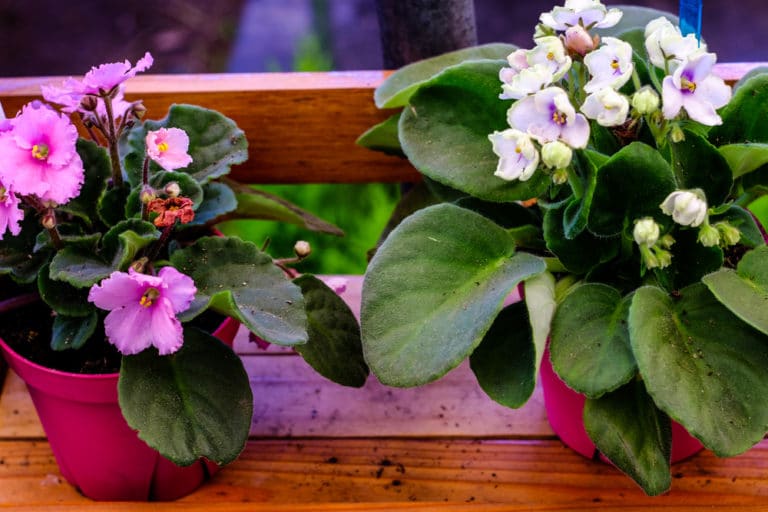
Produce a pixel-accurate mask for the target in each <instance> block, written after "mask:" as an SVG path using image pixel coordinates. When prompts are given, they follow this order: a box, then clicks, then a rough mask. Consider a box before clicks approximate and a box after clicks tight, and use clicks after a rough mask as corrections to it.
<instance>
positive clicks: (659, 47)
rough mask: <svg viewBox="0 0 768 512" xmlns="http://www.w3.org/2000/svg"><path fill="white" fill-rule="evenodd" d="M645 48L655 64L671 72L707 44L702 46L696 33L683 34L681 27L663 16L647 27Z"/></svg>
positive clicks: (704, 49)
mask: <svg viewBox="0 0 768 512" xmlns="http://www.w3.org/2000/svg"><path fill="white" fill-rule="evenodd" d="M645 49H646V51H647V52H648V57H650V59H651V63H652V64H653V65H654V66H656V67H658V68H662V69H669V71H670V72H671V71H674V70H675V68H677V66H678V65H679V64H680V63H681V62H683V61H684V60H685V59H687V58H688V56H689V55H691V54H692V53H694V52H696V51H697V50H702V51H706V49H707V46H706V45H701V47H700V46H699V40H698V39H696V36H695V35H694V34H688V35H687V36H683V34H682V33H681V32H680V28H679V27H676V26H675V25H673V24H672V22H670V21H669V20H668V19H667V18H665V17H663V16H661V17H659V18H656V19H655V20H652V21H650V22H649V23H648V25H646V27H645ZM667 63H668V65H669V68H667Z"/></svg>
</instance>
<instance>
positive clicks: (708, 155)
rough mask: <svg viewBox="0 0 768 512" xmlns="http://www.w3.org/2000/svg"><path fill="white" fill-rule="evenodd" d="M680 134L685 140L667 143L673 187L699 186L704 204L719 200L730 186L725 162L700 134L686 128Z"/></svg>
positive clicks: (726, 162) (730, 178)
mask: <svg viewBox="0 0 768 512" xmlns="http://www.w3.org/2000/svg"><path fill="white" fill-rule="evenodd" d="M683 133H684V134H685V140H683V141H681V142H678V143H674V142H673V143H670V145H669V146H670V148H671V150H672V170H673V171H674V173H675V177H676V178H677V188H679V189H692V188H700V189H702V190H703V191H704V193H705V195H706V197H707V204H709V205H710V206H716V205H718V204H720V203H722V202H723V201H725V199H726V197H728V193H729V192H730V190H731V186H732V185H733V173H732V172H731V168H730V167H729V165H728V161H727V160H726V159H725V157H723V155H721V154H720V153H719V152H718V150H717V148H715V147H714V146H713V145H712V144H710V143H709V142H708V141H707V140H706V139H705V138H704V137H702V136H700V135H697V134H695V133H693V132H692V131H690V130H683Z"/></svg>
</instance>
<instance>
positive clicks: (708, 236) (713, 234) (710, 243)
mask: <svg viewBox="0 0 768 512" xmlns="http://www.w3.org/2000/svg"><path fill="white" fill-rule="evenodd" d="M697 240H698V241H699V243H701V245H703V246H704V247H714V246H715V245H717V244H719V243H720V232H719V231H718V230H717V229H716V228H714V227H712V226H710V225H709V222H705V223H704V224H702V225H701V227H700V228H699V237H698V238H697Z"/></svg>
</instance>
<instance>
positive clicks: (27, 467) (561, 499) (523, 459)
mask: <svg viewBox="0 0 768 512" xmlns="http://www.w3.org/2000/svg"><path fill="white" fill-rule="evenodd" d="M752 66H755V64H741V65H735V64H734V65H725V66H723V65H721V66H719V67H718V73H720V74H721V76H723V77H724V78H726V79H728V80H730V81H733V80H734V79H736V78H738V77H739V76H741V75H743V73H744V72H746V70H748V69H749V68H751V67H752ZM384 76H385V74H384V73H382V72H355V73H327V74H301V73H296V74H294V73H290V74H262V75H201V76H145V77H137V78H136V79H135V80H133V81H132V82H131V83H130V84H129V90H128V92H129V95H130V97H131V98H139V97H141V98H143V99H144V100H145V104H146V106H147V107H148V115H149V116H150V117H153V118H157V117H162V116H163V115H164V114H165V112H166V111H167V107H168V105H169V104H170V103H171V102H176V103H195V104H199V105H203V106H207V107H210V108H214V109H217V110H220V111H222V112H224V113H225V114H227V115H228V116H230V117H232V118H233V119H235V120H236V121H237V123H238V124H239V125H240V127H241V128H243V129H244V130H245V131H246V133H247V135H248V138H249V143H250V160H249V162H248V163H247V164H245V165H242V166H240V167H239V168H238V169H237V170H236V171H235V177H236V178H237V179H239V180H241V181H244V182H251V183H274V182H282V183H304V182H325V183H329V182H330V183H355V182H402V181H413V180H417V179H418V174H417V173H416V172H415V171H414V170H413V169H412V168H410V166H409V165H408V164H407V162H405V161H403V160H400V159H398V158H394V157H387V156H382V155H379V154H377V153H374V152H370V151H367V150H364V149H361V148H358V147H356V146H355V144H354V140H355V139H356V138H357V136H358V135H359V134H360V133H362V132H363V131H364V130H365V129H366V128H368V127H369V126H371V125H372V124H374V123H376V122H378V121H380V120H383V119H385V118H386V117H387V115H389V113H386V112H380V111H378V110H376V109H375V107H374V106H373V101H372V92H373V89H374V88H375V86H376V85H377V84H379V83H380V82H381V80H383V78H384ZM50 81H53V82H56V81H57V79H50V78H47V79H46V78H19V79H2V80H0V101H1V102H2V104H3V106H4V108H5V110H6V112H7V113H8V114H9V115H12V113H13V112H15V111H16V110H18V109H19V108H20V107H21V105H22V104H24V103H25V102H27V101H29V100H31V99H34V98H37V97H38V96H37V91H38V86H39V84H41V83H45V82H50ZM360 282H361V281H360V278H359V277H358V278H351V280H350V282H349V285H348V290H347V291H346V292H345V293H344V294H343V297H344V298H345V299H346V300H347V301H348V302H349V303H350V304H352V305H353V307H355V306H356V305H357V304H359V293H360ZM235 348H236V350H237V351H238V352H239V353H240V354H241V355H242V357H243V359H244V361H245V365H246V368H247V370H248V373H249V375H250V379H251V385H252V388H253V392H254V398H255V408H254V409H255V414H254V420H253V424H252V428H251V440H250V441H249V443H248V445H247V447H246V449H245V451H244V453H243V454H242V456H241V457H240V459H239V460H238V461H236V462H234V463H233V464H231V465H230V466H228V467H227V468H225V469H224V470H222V471H221V472H220V473H219V474H217V475H216V476H215V477H214V478H213V479H212V481H210V482H209V483H207V484H206V485H205V486H204V487H202V488H201V489H199V490H198V491H196V492H195V493H193V494H192V495H190V496H187V497H186V498H183V499H181V500H179V501H178V502H175V503H165V504H161V505H159V504H123V503H112V504H109V505H108V507H109V509H110V510H135V509H146V510H155V509H157V508H162V509H169V510H171V509H177V508H178V509H183V510H257V511H320V510H337V511H341V510H346V511H350V510H360V511H396V510H397V511H400V510H418V511H422V512H426V511H465V510H487V511H502V510H504V511H507V510H521V511H522V510H526V511H528V510H593V509H600V510H623V511H627V510H641V509H646V508H648V509H650V508H651V507H658V506H663V507H666V509H667V510H675V511H696V512H699V509H701V508H702V507H713V506H714V507H717V509H718V510H727V509H730V508H735V507H737V506H739V507H742V508H740V510H744V509H747V510H748V509H752V510H763V509H764V508H763V506H764V505H768V496H766V494H768V473H767V472H766V468H768V443H766V442H763V443H761V444H759V445H758V446H757V447H756V448H754V449H753V450H751V451H750V452H748V453H746V454H744V455H742V456H740V457H735V458H732V459H717V458H715V457H714V456H713V455H712V454H711V453H709V452H703V453H701V454H699V455H697V456H695V457H694V458H692V459H690V460H688V461H686V462H683V463H681V464H677V465H675V466H674V467H673V469H672V471H673V475H674V479H673V480H674V481H673V485H672V490H671V492H670V493H669V494H668V495H665V496H662V497H658V498H648V497H646V496H644V495H643V494H642V492H641V491H640V490H639V488H637V487H636V486H635V485H634V484H633V483H632V482H631V481H630V480H629V479H628V478H626V477H625V476H623V475H621V474H620V473H619V472H618V471H617V470H615V469H614V468H612V467H610V466H608V465H606V464H603V463H601V462H595V461H590V460H587V459H584V458H583V457H581V456H579V455H576V454H575V453H573V452H571V451H570V450H569V449H567V448H565V447H563V446H562V444H561V443H560V442H559V441H558V440H557V439H556V438H555V436H554V435H553V433H552V431H551V429H550V428H549V426H548V424H547V422H546V418H545V414H544V408H543V404H542V399H541V394H540V392H539V391H536V392H535V394H534V396H533V398H532V399H531V401H530V402H529V403H528V404H527V405H526V406H525V407H523V408H522V409H520V410H516V411H513V410H510V409H506V408H504V407H501V406H499V405H497V404H495V403H493V402H491V401H490V399H488V398H487V397H486V396H485V395H484V394H483V392H482V391H481V390H480V389H479V387H478V386H477V384H476V381H475V379H474V377H473V375H472V374H471V372H470V371H469V369H468V368H467V367H466V365H461V366H460V367H459V368H458V369H456V370H455V371H453V372H451V373H450V374H449V375H447V376H446V377H445V378H443V379H441V380H440V381H438V382H435V383H433V384H430V385H427V386H424V387H422V388H418V389H390V388H385V387H383V386H381V385H380V384H378V383H377V382H375V379H374V378H373V377H372V378H371V379H370V380H369V382H368V384H367V385H366V386H365V387H364V388H363V389H360V390H357V389H348V388H343V387H340V386H337V385H335V384H332V383H330V382H328V381H326V380H324V379H323V378H322V377H319V376H318V375H316V374H315V373H314V372H313V371H311V370H309V369H308V368H307V367H306V365H305V364H304V363H303V360H302V359H301V358H299V357H297V356H295V355H294V354H293V353H290V352H285V351H276V350H268V351H260V350H257V349H256V348H255V347H254V346H253V345H250V344H248V343H247V341H246V340H245V336H244V334H242V333H241V336H240V337H239V338H238V340H236V344H235ZM4 506H11V507H18V508H23V509H31V508H36V507H40V508H46V510H48V509H51V510H54V509H55V510H83V509H94V510H96V509H103V508H105V506H106V505H105V504H103V503H94V502H91V501H89V500H88V499H86V498H83V497H82V496H80V495H79V494H78V493H77V492H76V490H75V489H73V488H72V487H71V486H69V485H68V484H67V483H66V482H64V481H63V479H61V477H60V474H59V471H58V468H57V466H56V463H55V461H54V459H53V456H52V454H51V451H50V448H49V446H48V444H47V442H46V438H45V434H44V432H43V431H42V429H41V427H40V424H39V422H38V420H37V417H36V415H35V412H34V410H33V408H32V405H31V402H30V400H29V397H28V395H27V393H26V389H25V387H24V384H23V383H22V382H21V381H20V380H19V379H18V377H16V376H15V375H14V374H13V373H11V372H9V373H8V376H7V377H6V380H5V386H4V388H3V389H2V395H0V508H2V507H4Z"/></svg>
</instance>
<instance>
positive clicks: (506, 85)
mask: <svg viewBox="0 0 768 512" xmlns="http://www.w3.org/2000/svg"><path fill="white" fill-rule="evenodd" d="M499 78H500V79H501V81H502V82H503V83H502V84H501V90H502V93H501V94H499V98H500V99H502V100H519V99H520V98H525V97H526V96H528V95H529V94H533V93H535V92H536V91H540V90H541V89H543V88H544V87H546V86H548V85H550V84H551V83H552V72H551V71H550V70H549V67H547V66H544V65H541V64H537V65H535V66H531V67H528V68H523V69H521V70H519V71H515V70H514V69H512V68H502V69H501V70H500V71H499Z"/></svg>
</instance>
